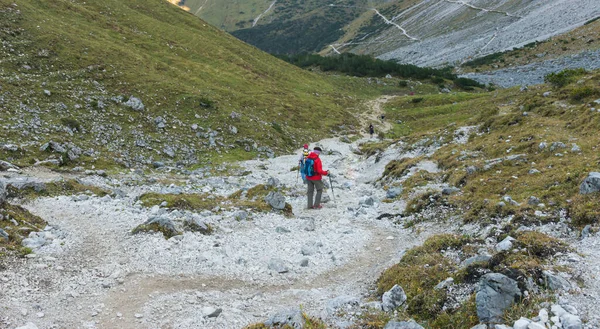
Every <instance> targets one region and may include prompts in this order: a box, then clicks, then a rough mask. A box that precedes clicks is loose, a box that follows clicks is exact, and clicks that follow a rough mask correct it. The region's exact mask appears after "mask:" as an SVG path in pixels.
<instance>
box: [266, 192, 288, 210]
mask: <svg viewBox="0 0 600 329" xmlns="http://www.w3.org/2000/svg"><path fill="white" fill-rule="evenodd" d="M265 202H266V203H267V204H269V205H270V206H271V207H273V208H274V209H277V210H283V209H284V208H285V196H283V194H281V193H279V192H269V194H268V195H267V196H266V197H265Z"/></svg>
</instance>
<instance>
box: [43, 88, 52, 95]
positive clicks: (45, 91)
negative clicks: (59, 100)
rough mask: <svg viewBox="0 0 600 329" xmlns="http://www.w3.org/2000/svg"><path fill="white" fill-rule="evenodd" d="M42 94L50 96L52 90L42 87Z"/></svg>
mask: <svg viewBox="0 0 600 329" xmlns="http://www.w3.org/2000/svg"><path fill="white" fill-rule="evenodd" d="M44 95H46V96H52V92H51V91H50V90H48V89H44Z"/></svg>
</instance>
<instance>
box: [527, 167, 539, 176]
mask: <svg viewBox="0 0 600 329" xmlns="http://www.w3.org/2000/svg"><path fill="white" fill-rule="evenodd" d="M539 173H540V171H539V170H537V169H535V168H533V169H529V174H530V175H536V174H539Z"/></svg>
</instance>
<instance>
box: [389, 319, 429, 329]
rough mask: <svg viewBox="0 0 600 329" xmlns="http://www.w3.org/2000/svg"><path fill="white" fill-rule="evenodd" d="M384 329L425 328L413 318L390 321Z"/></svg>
mask: <svg viewBox="0 0 600 329" xmlns="http://www.w3.org/2000/svg"><path fill="white" fill-rule="evenodd" d="M383 329H423V327H422V326H421V325H420V324H418V323H416V322H415V321H413V320H410V321H390V322H388V323H387V324H386V325H385V327H383Z"/></svg>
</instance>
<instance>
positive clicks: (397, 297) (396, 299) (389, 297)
mask: <svg viewBox="0 0 600 329" xmlns="http://www.w3.org/2000/svg"><path fill="white" fill-rule="evenodd" d="M405 302H406V293H405V292H404V289H402V287H400V286H399V285H394V286H393V287H392V289H390V290H388V291H387V292H385V293H384V294H383V296H382V297H381V305H382V307H383V310H384V311H386V312H390V311H393V310H395V309H396V308H398V307H400V306H401V305H402V304H404V303H405Z"/></svg>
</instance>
